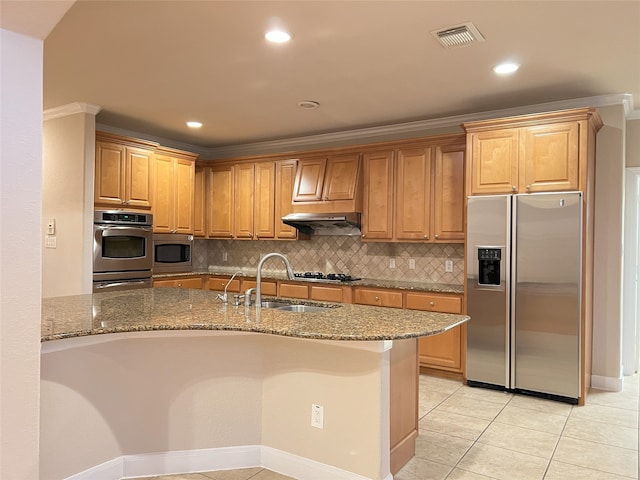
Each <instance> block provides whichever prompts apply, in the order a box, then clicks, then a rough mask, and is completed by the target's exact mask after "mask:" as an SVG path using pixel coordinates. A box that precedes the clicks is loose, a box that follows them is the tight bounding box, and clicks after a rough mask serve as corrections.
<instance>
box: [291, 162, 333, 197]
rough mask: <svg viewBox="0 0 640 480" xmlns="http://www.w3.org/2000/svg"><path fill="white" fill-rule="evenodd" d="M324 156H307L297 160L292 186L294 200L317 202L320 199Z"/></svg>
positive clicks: (324, 166) (324, 164)
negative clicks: (296, 169)
mask: <svg viewBox="0 0 640 480" xmlns="http://www.w3.org/2000/svg"><path fill="white" fill-rule="evenodd" d="M326 168H327V159H326V158H307V159H305V160H300V161H299V162H298V171H297V172H296V180H295V183H294V186H293V196H292V199H293V201H294V202H317V201H319V200H321V199H322V187H323V185H324V172H325V169H326Z"/></svg>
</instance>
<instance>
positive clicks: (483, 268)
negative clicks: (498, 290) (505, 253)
mask: <svg viewBox="0 0 640 480" xmlns="http://www.w3.org/2000/svg"><path fill="white" fill-rule="evenodd" d="M501 260H502V249H501V248H485V247H478V285H479V286H488V287H490V286H500V261H501Z"/></svg>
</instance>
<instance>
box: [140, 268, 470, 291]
mask: <svg viewBox="0 0 640 480" xmlns="http://www.w3.org/2000/svg"><path fill="white" fill-rule="evenodd" d="M238 271H240V272H242V275H243V276H244V277H246V278H255V274H256V271H255V268H251V269H235V270H234V269H224V268H216V269H211V270H205V271H194V272H187V273H172V274H157V275H154V276H153V278H158V279H160V278H170V277H175V276H197V275H223V276H231V275H233V274H234V273H236V272H238ZM236 278H238V277H236ZM240 278H243V277H240ZM262 278H263V279H265V280H267V279H269V280H279V281H288V282H302V283H309V281H308V280H305V279H304V278H296V279H295V280H289V279H288V278H287V275H286V273H285V272H284V271H265V272H263V275H262ZM313 283H319V282H317V281H316V282H313ZM327 283H328V284H329V285H343V286H353V287H373V288H394V289H397V290H413V291H416V292H432V293H455V294H460V295H461V294H463V293H464V285H458V284H448V283H432V282H415V281H403V280H385V279H377V278H362V279H360V280H356V281H353V282H343V283H336V282H327Z"/></svg>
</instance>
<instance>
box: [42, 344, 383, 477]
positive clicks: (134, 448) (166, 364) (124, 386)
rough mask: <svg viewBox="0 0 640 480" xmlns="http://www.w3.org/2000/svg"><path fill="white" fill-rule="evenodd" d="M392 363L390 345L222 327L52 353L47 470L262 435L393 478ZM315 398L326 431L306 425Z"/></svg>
mask: <svg viewBox="0 0 640 480" xmlns="http://www.w3.org/2000/svg"><path fill="white" fill-rule="evenodd" d="M155 333H156V334H158V335H161V334H160V333H159V332H155ZM178 334H179V332H178ZM63 342H64V340H63ZM385 362H387V363H388V352H384V353H375V352H370V351H361V350H353V349H351V348H345V347H338V346H333V345H330V344H327V343H325V342H315V341H309V340H302V339H296V338H283V337H277V336H271V335H264V334H232V333H226V334H225V332H221V333H220V334H219V335H214V336H207V337H202V336H200V337H198V336H195V337H188V338H184V337H182V336H172V337H169V338H156V337H151V338H128V339H115V340H113V341H110V342H108V343H102V344H97V345H90V346H84V347H78V348H74V349H71V350H64V351H58V352H52V353H45V354H43V355H42V385H41V391H42V402H41V403H42V411H41V468H40V479H41V480H58V479H62V478H66V477H68V476H70V475H72V474H74V473H78V472H81V471H83V470H86V469H88V468H90V467H93V466H96V465H99V464H101V463H103V462H106V461H109V460H112V459H114V458H118V457H120V456H122V455H135V454H142V453H151V452H168V451H180V450H194V449H204V448H216V447H225V446H242V445H261V444H262V445H264V446H267V447H272V448H276V449H280V450H282V451H285V452H289V453H293V454H296V455H299V456H302V457H305V458H308V459H311V460H315V461H317V462H321V463H326V464H329V465H333V466H335V467H338V468H341V469H344V470H348V471H351V472H354V473H357V474H360V475H363V476H364V477H366V478H371V479H382V478H385V477H386V475H388V473H389V465H388V455H387V456H383V455H382V454H381V452H382V451H383V450H381V449H383V448H384V449H385V450H384V451H386V452H388V451H389V440H388V437H389V430H388V421H389V420H388V418H389V417H388V414H387V413H385V412H387V410H384V409H382V406H384V405H386V403H385V400H384V399H385V398H386V397H388V394H389V389H388V377H386V379H385V377H384V372H388V364H387V363H385ZM381 372H383V373H381ZM314 402H315V403H319V404H322V405H323V406H324V407H325V428H324V429H322V430H318V429H316V428H313V427H311V425H310V422H311V403H314ZM381 410H384V411H383V412H382V413H381ZM60 439H64V441H63V442H61V441H60ZM385 468H386V471H384V472H382V470H384V469H385ZM30 478H36V477H30Z"/></svg>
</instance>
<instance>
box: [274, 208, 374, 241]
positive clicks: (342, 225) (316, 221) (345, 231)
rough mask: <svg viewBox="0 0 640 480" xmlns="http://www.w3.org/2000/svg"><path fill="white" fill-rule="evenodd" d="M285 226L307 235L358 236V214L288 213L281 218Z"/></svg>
mask: <svg viewBox="0 0 640 480" xmlns="http://www.w3.org/2000/svg"><path fill="white" fill-rule="evenodd" d="M282 221H283V222H284V223H286V224H287V225H291V226H292V227H295V228H297V229H298V230H300V231H301V232H302V233H306V234H308V235H348V236H356V235H357V236H360V233H361V232H360V213H359V212H350V213H290V214H289V215H285V216H284V217H282Z"/></svg>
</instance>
